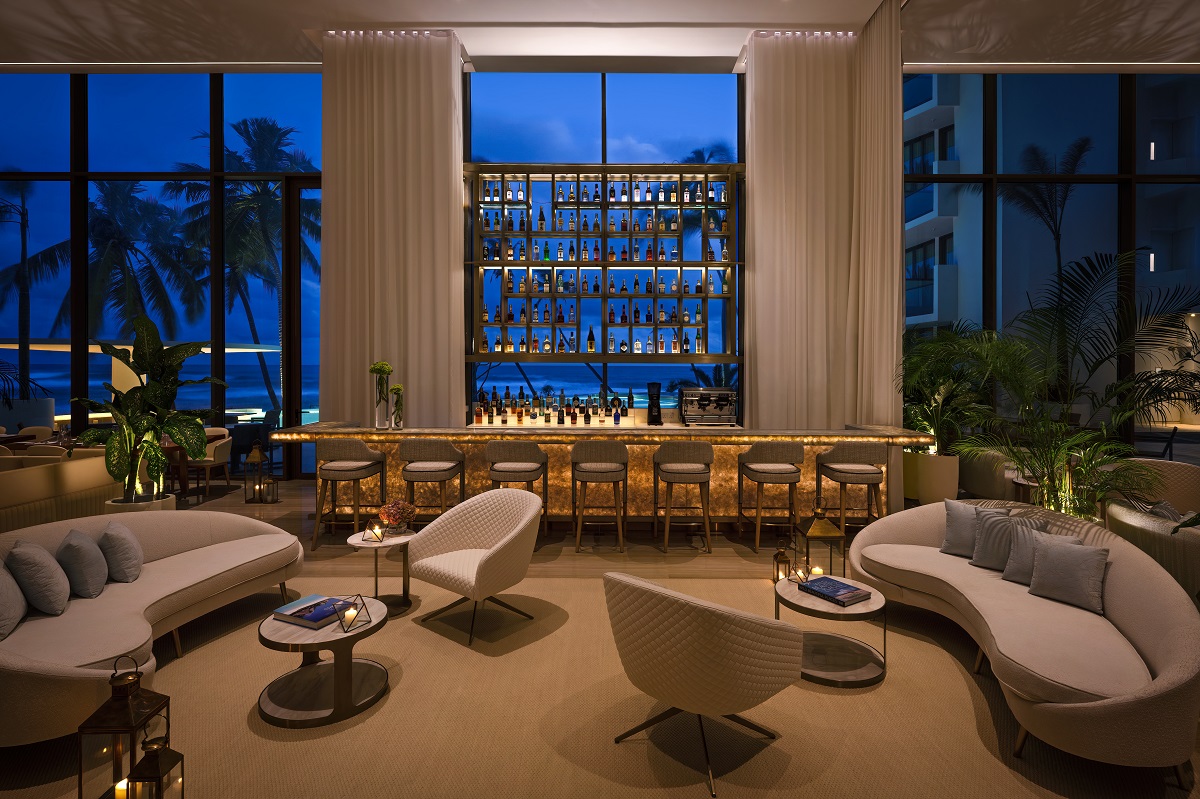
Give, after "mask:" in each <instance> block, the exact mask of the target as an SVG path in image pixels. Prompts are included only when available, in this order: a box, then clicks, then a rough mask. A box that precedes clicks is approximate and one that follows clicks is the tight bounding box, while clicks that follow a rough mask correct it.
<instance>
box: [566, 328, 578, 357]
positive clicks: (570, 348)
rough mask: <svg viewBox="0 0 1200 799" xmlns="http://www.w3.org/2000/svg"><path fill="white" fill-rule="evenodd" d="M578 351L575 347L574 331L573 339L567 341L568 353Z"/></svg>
mask: <svg viewBox="0 0 1200 799" xmlns="http://www.w3.org/2000/svg"><path fill="white" fill-rule="evenodd" d="M578 351H579V350H578V349H576V347H575V333H574V331H572V332H571V337H570V338H568V339H567V352H578Z"/></svg>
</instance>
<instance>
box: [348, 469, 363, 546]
mask: <svg viewBox="0 0 1200 799" xmlns="http://www.w3.org/2000/svg"><path fill="white" fill-rule="evenodd" d="M361 486H362V480H355V481H354V492H353V497H354V530H353V531H352V532H351V533H350V534H351V535H354V534H355V533H357V532H358V499H359V488H360V487H361Z"/></svg>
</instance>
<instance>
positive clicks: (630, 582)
mask: <svg viewBox="0 0 1200 799" xmlns="http://www.w3.org/2000/svg"><path fill="white" fill-rule="evenodd" d="M604 599H605V602H606V603H607V605H608V620H609V623H610V624H611V625H612V632H613V638H614V639H615V640H616V643H617V653H618V654H619V655H620V657H621V665H622V666H623V667H624V669H625V674H626V675H627V676H628V677H629V681H630V682H632V683H633V684H634V686H635V687H636V688H637V689H638V690H640V691H642V692H643V693H646V694H648V695H650V696H651V697H653V698H654V699H657V700H659V701H660V702H666V703H667V704H669V705H671V707H670V709H668V710H666V711H664V712H662V713H659V714H658V715H657V716H655V717H654V718H652V719H649V720H647V721H645V722H643V723H641V724H639V725H637V726H636V727H634V728H633V729H631V730H629V731H627V732H624V733H622V734H621V735H618V736H617V737H616V739H615V740H614V743H620V742H621V741H623V740H625V739H626V738H628V737H629V736H631V735H634V734H635V733H638V732H641V731H642V730H645V729H649V728H650V727H653V726H654V725H656V724H658V723H660V722H662V721H665V720H667V719H669V718H671V717H672V716H674V715H675V714H677V713H681V712H684V713H695V714H696V718H697V720H698V721H699V722H700V743H701V745H702V746H703V747H704V763H705V766H706V767H707V768H708V791H709V793H710V794H711V795H712V796H714V797H715V796H716V795H717V794H716V789H715V787H714V785H713V776H712V765H711V763H710V762H709V759H708V742H707V741H706V740H705V738H704V717H705V716H724V717H725V718H727V719H729V720H730V721H733V722H736V723H738V724H741V725H742V726H744V727H747V728H749V729H751V730H753V731H755V732H757V733H759V734H761V735H765V736H766V737H768V738H772V739H773V738H775V735H774V733H772V732H770V731H768V730H766V729H764V728H762V727H760V726H758V725H757V724H754V723H752V722H750V721H747V720H746V719H744V718H742V717H741V716H739V715H737V714H738V713H740V712H742V711H744V710H749V709H750V708H752V707H756V706H758V705H761V704H762V703H763V702H765V701H766V700H768V699H770V698H771V697H772V696H774V695H775V694H777V693H779V692H780V691H782V690H783V689H784V688H787V687H788V686H789V685H791V684H792V683H794V682H796V681H797V680H799V679H800V671H801V668H802V666H803V661H804V633H803V631H801V630H800V629H799V628H797V627H793V626H792V625H790V624H787V623H785V622H781V621H775V620H773V619H764V618H761V617H759V616H755V615H752V614H750V613H743V612H742V611H740V610H734V609H733V608H727V607H724V606H722V605H715V604H713V603H711V602H704V601H702V600H699V599H695V598H693V597H690V596H687V595H686V594H681V593H678V592H676V591H671V590H669V589H667V588H663V587H662V586H661V585H658V584H656V583H652V582H650V581H649V580H642V579H640V578H637V577H632V576H630V575H628V574H620V573H617V572H609V573H608V574H605V575H604Z"/></svg>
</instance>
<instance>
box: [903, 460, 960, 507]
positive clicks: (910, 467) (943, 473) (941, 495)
mask: <svg viewBox="0 0 1200 799" xmlns="http://www.w3.org/2000/svg"><path fill="white" fill-rule="evenodd" d="M910 486H911V488H912V493H911V494H910ZM904 496H905V497H910V498H914V499H916V500H917V502H919V503H920V504H922V505H931V504H933V503H935V502H941V501H942V500H946V499H955V498H956V497H957V496H958V456H957V455H927V454H925V453H922V452H906V453H904Z"/></svg>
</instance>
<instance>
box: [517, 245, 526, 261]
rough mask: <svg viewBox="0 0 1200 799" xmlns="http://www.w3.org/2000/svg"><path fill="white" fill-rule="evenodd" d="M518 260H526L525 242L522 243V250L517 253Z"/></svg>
mask: <svg viewBox="0 0 1200 799" xmlns="http://www.w3.org/2000/svg"><path fill="white" fill-rule="evenodd" d="M517 260H518V261H524V260H525V245H524V244H522V245H521V251H520V252H519V253H517Z"/></svg>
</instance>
